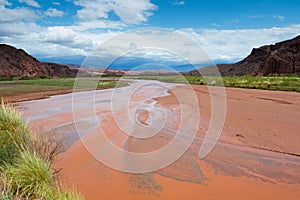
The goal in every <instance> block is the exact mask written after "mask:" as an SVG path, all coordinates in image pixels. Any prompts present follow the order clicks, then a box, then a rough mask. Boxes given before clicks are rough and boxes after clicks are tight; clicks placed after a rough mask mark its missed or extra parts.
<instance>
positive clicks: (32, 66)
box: [0, 36, 300, 78]
mask: <svg viewBox="0 0 300 200" xmlns="http://www.w3.org/2000/svg"><path fill="white" fill-rule="evenodd" d="M196 66H197V65H196ZM216 66H217V67H213V66H208V67H202V68H199V69H198V70H193V71H189V72H184V73H183V74H185V75H200V74H201V75H215V74H218V71H219V72H220V74H221V75H223V76H241V75H252V76H267V75H280V74H300V36H297V37H295V38H293V39H291V40H286V41H283V42H279V43H276V44H274V45H273V44H271V45H266V46H262V47H259V48H254V49H253V50H252V52H251V53H250V55H249V56H247V57H246V58H245V59H243V60H241V61H240V62H237V63H234V64H217V65H216ZM79 67H80V65H74V64H73V65H72V64H69V65H63V64H57V63H49V62H40V61H38V60H37V59H36V58H35V57H33V56H31V55H29V54H28V53H26V52H25V51H24V50H22V49H17V48H15V47H13V46H9V45H6V44H0V78H22V77H74V76H76V74H77V72H78V68H79ZM177 68H178V69H180V70H179V71H188V70H190V69H192V65H191V64H185V65H178V66H177ZM177 68H176V67H175V69H177ZM184 69H185V70H184ZM102 74H106V75H123V74H128V75H172V74H174V72H168V71H166V70H158V69H157V70H139V71H130V70H124V69H103V68H90V67H84V70H83V71H81V75H82V76H87V75H88V76H90V75H102Z"/></svg>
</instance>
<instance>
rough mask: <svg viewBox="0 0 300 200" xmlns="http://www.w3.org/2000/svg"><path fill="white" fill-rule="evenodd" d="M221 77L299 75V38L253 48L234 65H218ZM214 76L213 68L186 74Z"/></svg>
mask: <svg viewBox="0 0 300 200" xmlns="http://www.w3.org/2000/svg"><path fill="white" fill-rule="evenodd" d="M217 67H218V69H219V71H220V73H221V75H223V76H240V75H253V76H257V75H261V76H266V75H277V74H300V36H297V37H296V38H294V39H291V40H286V41H283V42H279V43H276V44H275V45H266V46H262V47H260V48H257V49H256V48H254V49H253V50H252V52H251V54H250V55H249V56H247V57H246V58H245V59H244V60H242V61H240V62H237V63H235V64H218V65H217ZM199 72H200V73H201V75H214V74H217V72H216V68H215V67H211V66H208V67H204V68H200V69H199V71H198V70H193V71H190V72H188V73H187V74H188V75H199Z"/></svg>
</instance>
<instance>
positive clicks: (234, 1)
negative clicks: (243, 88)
mask: <svg viewBox="0 0 300 200" xmlns="http://www.w3.org/2000/svg"><path fill="white" fill-rule="evenodd" d="M299 10H300V1H299V0H289V1H288V0H273V1H270V0H268V1H264V0H262V1H258V0H251V1H250V0H248V1H246V0H226V1H217V0H206V1H203V0H130V1H129V0H128V1H125V0H55V1H46V0H44V1H42V0H0V43H5V44H9V45H13V46H15V47H17V48H22V49H24V50H26V51H27V52H28V53H30V54H31V55H33V56H35V57H37V58H38V59H39V60H41V61H50V62H58V63H73V64H81V63H82V61H83V60H84V59H85V58H86V57H88V56H89V55H91V53H92V52H93V50H95V49H97V48H99V47H101V46H102V45H103V44H104V43H105V42H107V41H113V40H114V39H113V38H115V37H116V36H117V35H119V34H122V33H123V32H126V31H127V32H128V31H130V30H135V29H143V28H152V27H153V28H156V29H168V30H170V31H175V32H176V33H180V34H183V35H185V36H186V37H188V38H190V39H191V40H193V41H194V42H195V43H196V44H197V45H199V46H201V48H203V49H204V51H205V52H206V53H207V55H208V56H209V58H211V59H212V60H213V61H215V62H227V63H230V62H235V61H238V60H241V59H242V58H244V57H246V56H247V55H248V54H249V53H250V52H251V50H252V48H254V47H259V46H262V45H267V44H272V43H276V42H279V41H282V40H286V39H291V38H293V37H295V36H297V35H300V12H299ZM134 34H137V33H136V32H135V33H134ZM134 34H133V35H131V36H129V37H128V38H124V42H125V43H126V42H128V40H130V38H133V37H139V36H136V35H134ZM141 34H145V33H141ZM162 34H165V32H163V31H162V32H159V31H157V32H155V34H154V36H153V38H155V39H154V40H155V41H157V43H160V41H161V43H164V42H166V39H165V38H166V37H164V36H163V35H162ZM143 39H147V38H146V37H140V40H143ZM173 39H174V42H175V43H176V45H174V46H173V47H172V48H178V49H188V48H189V44H187V43H184V42H182V41H178V40H176V38H173ZM125 40H126V41H125ZM133 40H134V39H133ZM167 41H169V40H167ZM119 42H120V43H122V41H120V40H119ZM111 43H113V42H111ZM145 44H146V43H145ZM130 45H131V46H132V45H135V43H134V42H133V43H130ZM141 46H144V44H141ZM123 50H125V49H123ZM176 50H177V49H175V50H174V51H175V52H176ZM113 53H114V51H113V50H112V51H110V52H109V53H107V52H106V54H101V56H105V55H106V56H109V55H108V54H113ZM194 53H196V52H194ZM129 54H130V53H129ZM129 54H128V55H126V58H129V57H136V58H140V60H143V62H145V59H146V60H147V59H156V60H163V59H166V60H169V61H170V62H171V61H176V62H177V60H176V58H175V57H174V56H173V57H172V56H170V52H159V51H153V52H152V53H149V52H145V51H144V50H141V51H139V52H133V54H132V53H131V54H130V55H129ZM149 55H150V56H149ZM131 60H132V59H131ZM123 61H124V59H123V60H122V62H123ZM178 62H179V61H178ZM195 62H197V61H195Z"/></svg>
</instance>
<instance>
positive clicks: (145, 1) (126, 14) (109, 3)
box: [74, 0, 157, 24]
mask: <svg viewBox="0 0 300 200" xmlns="http://www.w3.org/2000/svg"><path fill="white" fill-rule="evenodd" d="M74 4H75V5H77V6H81V7H82V8H81V9H79V10H78V11H77V17H78V18H79V19H80V20H83V21H89V20H103V19H109V14H110V12H114V13H115V14H116V15H117V16H118V17H119V18H120V19H121V21H122V22H124V23H126V24H139V23H142V22H146V21H147V20H148V17H150V16H151V15H152V11H154V10H156V9H157V7H156V6H155V5H154V4H152V3H151V2H150V1H149V0H131V1H123V0H76V1H75V2H74Z"/></svg>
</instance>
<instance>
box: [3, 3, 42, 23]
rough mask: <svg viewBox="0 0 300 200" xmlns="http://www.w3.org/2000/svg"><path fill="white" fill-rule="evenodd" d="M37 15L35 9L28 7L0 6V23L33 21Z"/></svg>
mask: <svg viewBox="0 0 300 200" xmlns="http://www.w3.org/2000/svg"><path fill="white" fill-rule="evenodd" d="M37 17H38V16H37V15H36V13H35V12H34V11H33V10H30V9H27V8H15V9H8V8H5V7H0V24H2V23H17V22H21V21H29V22H32V21H34V20H35V19H37ZM1 28H2V27H1Z"/></svg>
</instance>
